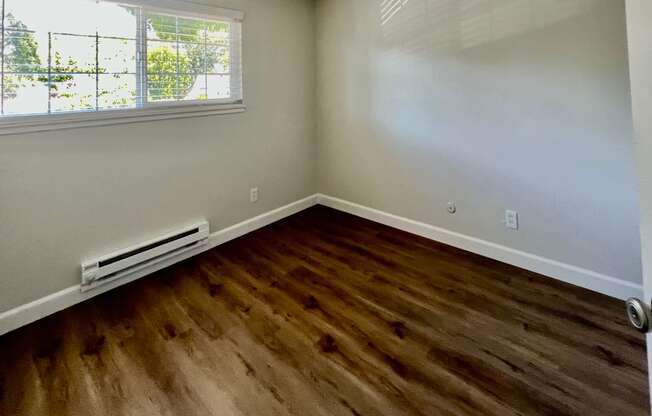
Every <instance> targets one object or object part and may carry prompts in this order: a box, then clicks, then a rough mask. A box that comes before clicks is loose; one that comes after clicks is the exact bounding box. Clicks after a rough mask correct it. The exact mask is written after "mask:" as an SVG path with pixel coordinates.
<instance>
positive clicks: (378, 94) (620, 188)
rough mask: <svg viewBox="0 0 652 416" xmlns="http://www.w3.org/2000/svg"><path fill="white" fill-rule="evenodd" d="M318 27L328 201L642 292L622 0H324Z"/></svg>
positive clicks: (322, 167) (323, 182)
mask: <svg viewBox="0 0 652 416" xmlns="http://www.w3.org/2000/svg"><path fill="white" fill-rule="evenodd" d="M388 3H394V4H397V5H399V6H400V5H401V4H403V3H404V4H403V5H402V7H401V9H396V10H397V12H396V13H395V14H394V15H393V16H391V13H386V14H384V11H383V6H384V5H385V4H388ZM317 24H318V30H317V45H318V51H317V63H318V64H317V71H318V75H317V82H318V91H317V102H318V113H317V124H318V150H317V154H318V167H319V169H318V188H319V191H320V192H322V193H325V194H328V195H332V196H335V197H340V198H343V199H346V200H349V201H352V202H356V203H359V204H362V205H366V206H370V207H373V208H376V209H380V210H383V211H387V212H390V213H393V214H397V215H401V216H404V217H408V218H411V219H414V220H418V221H422V222H426V223H429V224H433V225H436V226H439V227H443V228H446V229H449V230H453V231H457V232H460V233H463V234H467V235H470V236H473V237H477V238H481V239H484V240H488V241H491V242H494V243H498V244H502V245H505V246H508V247H512V248H517V249H519V250H522V251H526V252H529V253H532V254H536V255H539V256H543V257H547V258H550V259H553V260H556V261H559V262H564V263H569V264H571V265H574V266H578V267H582V268H586V269H590V270H593V271H596V272H599V273H602V274H606V275H609V276H612V277H616V278H619V279H623V280H627V281H630V282H637V283H640V281H641V266H640V264H641V262H640V247H639V245H640V244H639V235H638V210H637V204H638V201H637V191H636V177H635V167H634V158H633V143H632V126H631V110H630V100H629V90H628V88H629V84H628V82H629V80H628V64H627V41H626V27H625V8H624V2H623V1H622V0H564V1H553V0H546V1H541V0H474V1H470V0H469V1H465V0H409V1H404V0H402V1H392V0H319V1H318V3H317ZM449 200H454V201H456V202H457V205H458V213H457V214H456V215H455V216H451V215H449V214H448V213H447V212H446V203H447V201H449ZM507 208H511V209H515V210H517V211H518V212H519V213H520V219H521V229H520V231H518V232H514V231H507V230H506V229H505V228H504V226H503V224H502V223H501V220H502V218H503V212H504V210H505V209H507Z"/></svg>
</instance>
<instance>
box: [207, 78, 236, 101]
mask: <svg viewBox="0 0 652 416" xmlns="http://www.w3.org/2000/svg"><path fill="white" fill-rule="evenodd" d="M207 96H208V99H218V98H222V99H224V98H229V97H231V77H230V76H229V75H208V89H207Z"/></svg>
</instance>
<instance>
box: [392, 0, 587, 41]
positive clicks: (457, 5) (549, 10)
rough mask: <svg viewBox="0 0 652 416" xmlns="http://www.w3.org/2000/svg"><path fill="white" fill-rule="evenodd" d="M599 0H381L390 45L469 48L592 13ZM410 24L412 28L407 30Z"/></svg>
mask: <svg viewBox="0 0 652 416" xmlns="http://www.w3.org/2000/svg"><path fill="white" fill-rule="evenodd" d="M594 3H595V1H594V0H500V1H495V0H381V1H380V15H379V19H380V25H381V27H382V32H383V37H384V38H385V39H386V40H387V41H388V42H389V43H388V45H387V46H388V47H390V48H395V47H397V46H399V47H400V48H401V49H402V50H403V51H404V52H410V51H411V52H419V51H422V50H425V49H428V50H437V49H453V50H459V49H465V48H471V47H474V46H479V45H483V44H487V43H490V42H495V41H498V40H501V39H505V38H508V37H511V36H517V35H519V34H522V33H525V32H528V31H531V30H537V29H542V28H545V27H546V26H549V25H552V24H555V23H557V22H560V21H563V20H566V19H569V18H571V17H575V16H579V15H581V14H584V13H587V12H588V11H589V10H590V9H591V5H592V4H594ZM406 28H410V30H406Z"/></svg>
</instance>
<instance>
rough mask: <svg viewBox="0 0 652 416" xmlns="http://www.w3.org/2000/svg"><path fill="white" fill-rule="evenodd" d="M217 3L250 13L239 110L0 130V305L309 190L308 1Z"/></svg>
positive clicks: (311, 155)
mask: <svg viewBox="0 0 652 416" xmlns="http://www.w3.org/2000/svg"><path fill="white" fill-rule="evenodd" d="M206 2H208V0H207V1H206ZM214 4H216V5H220V6H222V7H230V8H236V9H240V10H244V11H245V12H246V13H247V17H246V22H245V24H244V26H243V43H244V64H245V67H244V76H245V100H246V104H247V105H248V110H247V112H246V113H243V114H239V115H223V116H214V117H208V118H195V119H183V120H170V121H157V122H151V123H143V124H132V125H122V126H114V127H106V128H87V129H79V130H68V131H59V132H50V133H39V134H29V135H20V136H5V137H0V312H1V311H5V310H8V309H11V308H13V307H15V306H18V305H21V304H24V303H26V302H30V301H33V300H35V299H38V298H41V297H43V296H46V295H49V294H51V293H54V292H56V291H58V290H61V289H64V288H68V287H70V286H73V285H75V284H79V279H80V272H79V264H80V262H81V261H82V260H84V259H87V258H89V257H93V256H96V255H101V254H106V253H107V252H111V251H113V250H116V249H119V248H123V247H124V246H126V245H130V244H134V243H137V242H140V241H142V240H143V239H144V238H146V237H155V236H157V235H159V233H160V232H162V231H169V230H170V229H174V228H175V227H177V226H181V225H184V224H187V223H188V222H189V221H193V220H195V219H198V218H207V219H208V220H210V222H211V226H212V227H213V229H215V230H217V229H222V228H225V227H227V226H229V225H232V224H235V223H237V222H239V221H242V220H245V219H248V218H251V217H253V216H255V215H258V214H260V213H263V212H266V211H269V210H271V209H274V208H277V207H279V206H282V205H285V204H287V203H290V202H293V201H296V200H298V199H300V198H303V197H305V196H308V195H310V194H313V193H314V192H315V189H316V177H315V170H314V160H315V141H314V136H315V132H314V107H315V102H314V74H315V67H314V65H315V56H314V52H313V51H314V24H315V22H314V5H313V2H312V1H311V0H305V1H304V0H223V1H220V0H214ZM254 185H257V186H258V187H259V188H260V201H259V202H258V203H257V204H250V203H249V188H250V187H251V186H254Z"/></svg>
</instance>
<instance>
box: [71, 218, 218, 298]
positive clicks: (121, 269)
mask: <svg viewBox="0 0 652 416" xmlns="http://www.w3.org/2000/svg"><path fill="white" fill-rule="evenodd" d="M208 235H209V225H208V222H207V221H202V222H199V223H197V224H194V225H190V226H188V227H185V228H182V229H180V230H178V231H176V232H174V233H170V234H166V235H163V236H161V237H159V238H156V239H153V240H149V241H145V242H143V243H141V244H139V245H136V246H133V247H129V248H126V249H124V250H120V251H117V252H115V253H111V254H108V255H106V256H102V257H100V258H97V259H95V260H91V261H88V262H84V263H82V266H81V270H82V283H81V290H82V292H87V291H89V290H92V289H94V288H96V287H98V286H101V285H105V284H107V283H109V282H113V281H115V280H118V279H123V278H125V277H128V276H129V275H131V274H132V273H135V272H137V271H140V270H142V269H144V268H146V267H149V266H152V265H154V264H156V263H160V262H162V261H164V260H167V259H169V258H171V257H175V256H177V255H179V254H181V253H185V252H186V251H189V250H192V249H194V248H196V247H198V246H200V245H204V244H206V242H207V240H208Z"/></svg>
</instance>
